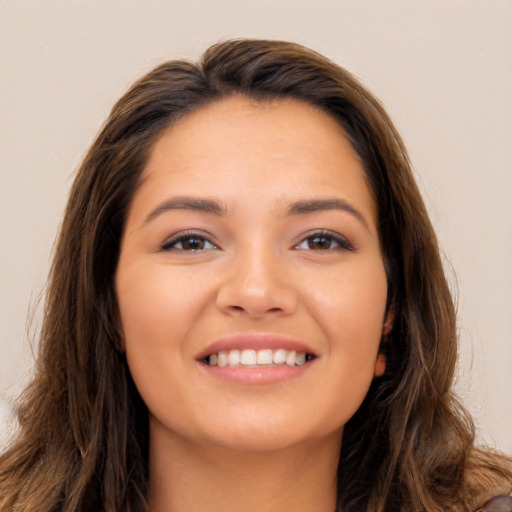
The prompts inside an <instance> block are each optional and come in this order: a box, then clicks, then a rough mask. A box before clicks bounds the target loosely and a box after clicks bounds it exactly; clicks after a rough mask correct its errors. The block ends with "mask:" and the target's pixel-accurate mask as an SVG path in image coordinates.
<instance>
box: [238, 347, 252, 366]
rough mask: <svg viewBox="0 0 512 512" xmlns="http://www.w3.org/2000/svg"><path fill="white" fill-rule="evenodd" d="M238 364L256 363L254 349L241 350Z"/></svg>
mask: <svg viewBox="0 0 512 512" xmlns="http://www.w3.org/2000/svg"><path fill="white" fill-rule="evenodd" d="M240 364H243V365H244V366H249V365H253V364H256V350H251V349H246V350H242V352H241V353H240Z"/></svg>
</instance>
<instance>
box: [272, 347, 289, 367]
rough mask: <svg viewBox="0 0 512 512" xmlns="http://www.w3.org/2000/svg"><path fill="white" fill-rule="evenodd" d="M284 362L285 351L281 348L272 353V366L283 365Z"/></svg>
mask: <svg viewBox="0 0 512 512" xmlns="http://www.w3.org/2000/svg"><path fill="white" fill-rule="evenodd" d="M285 361H286V350H283V349H282V348H280V349H278V350H276V351H275V352H274V364H283V363H284V362H285Z"/></svg>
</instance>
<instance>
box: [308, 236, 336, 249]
mask: <svg viewBox="0 0 512 512" xmlns="http://www.w3.org/2000/svg"><path fill="white" fill-rule="evenodd" d="M307 242H308V248H309V249H313V250H315V251H325V250H327V249H330V248H331V247H332V244H333V240H332V238H328V237H326V236H313V237H311V238H308V239H307Z"/></svg>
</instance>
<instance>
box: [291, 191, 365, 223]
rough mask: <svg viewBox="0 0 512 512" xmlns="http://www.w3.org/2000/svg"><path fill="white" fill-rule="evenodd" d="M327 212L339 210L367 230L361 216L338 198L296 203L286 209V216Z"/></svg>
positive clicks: (307, 200)
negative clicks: (349, 215)
mask: <svg viewBox="0 0 512 512" xmlns="http://www.w3.org/2000/svg"><path fill="white" fill-rule="evenodd" d="M329 210H341V211H344V212H347V213H350V214H351V215H353V216H354V217H355V218H356V219H357V220H358V221H360V222H361V223H362V224H364V226H365V227H366V228H368V224H367V223H366V220H365V218H364V216H363V214H362V213H361V212H360V211H359V210H357V209H356V208H354V207H353V206H352V205H351V204H350V203H348V202H347V201H345V200H344V199H338V198H325V199H306V200H303V201H297V202H295V203H293V204H292V205H291V206H290V208H289V209H288V215H305V214H308V213H314V212H322V211H329Z"/></svg>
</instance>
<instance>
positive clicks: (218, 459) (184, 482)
mask: <svg viewBox="0 0 512 512" xmlns="http://www.w3.org/2000/svg"><path fill="white" fill-rule="evenodd" d="M339 450H340V434H339V432H337V433H335V434H333V435H332V436H330V437H329V438H327V439H325V438H324V439H321V440H315V441H308V442H304V443H301V445H300V446H292V447H287V448H284V449H280V450H272V451H263V452H262V451H254V452H251V451H242V450H235V449H229V448H225V447H219V446H211V445H199V444H197V443H192V442H190V441H187V440H183V439H182V438H179V439H178V438H177V437H174V436H166V439H165V442H161V440H160V441H159V440H158V439H156V440H155V437H153V439H152V441H151V443H150V458H149V503H150V507H149V510H150V512H197V510H201V511H202V512H221V511H222V512H256V511H257V512H275V511H276V510H293V511H294V512H333V510H335V509H336V474H337V469H338V454H339Z"/></svg>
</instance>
